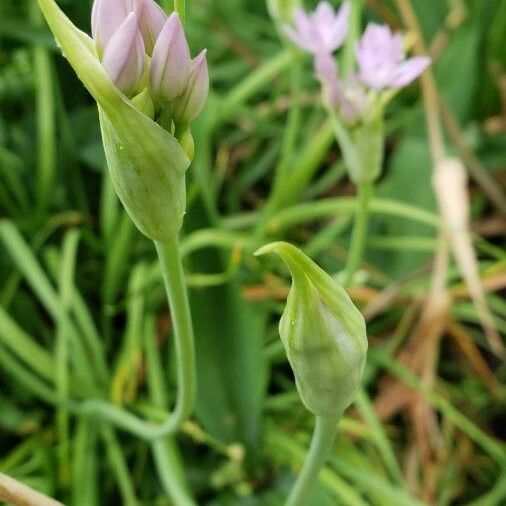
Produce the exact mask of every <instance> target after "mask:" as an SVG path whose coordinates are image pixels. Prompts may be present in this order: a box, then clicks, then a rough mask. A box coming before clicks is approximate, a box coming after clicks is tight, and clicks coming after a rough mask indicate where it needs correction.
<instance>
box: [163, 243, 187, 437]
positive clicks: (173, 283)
mask: <svg viewBox="0 0 506 506" xmlns="http://www.w3.org/2000/svg"><path fill="white" fill-rule="evenodd" d="M155 245H156V250H157V252H158V257H159V259H160V264H161V266H162V273H163V280H164V282H165V289H166V291H167V296H168V299H169V303H170V311H171V315H172V322H173V325H174V335H175V347H176V359H177V364H178V371H177V376H178V378H177V379H178V386H179V396H178V400H177V403H176V407H175V409H174V413H173V415H172V417H171V419H172V420H173V422H172V424H173V425H174V424H175V425H176V426H177V427H179V425H180V424H181V423H182V422H184V421H185V420H186V419H187V418H188V417H189V416H190V414H191V412H192V411H193V407H194V404H195V397H196V392H197V387H196V385H197V381H196V378H197V372H196V366H195V345H194V337H193V325H192V320H191V312H190V302H189V300H188V292H187V290H186V283H185V278H184V270H183V262H182V255H181V251H180V249H179V241H178V239H177V238H176V239H175V240H173V241H171V242H166V243H160V242H157V243H155ZM166 425H167V422H166ZM160 429H161V428H160Z"/></svg>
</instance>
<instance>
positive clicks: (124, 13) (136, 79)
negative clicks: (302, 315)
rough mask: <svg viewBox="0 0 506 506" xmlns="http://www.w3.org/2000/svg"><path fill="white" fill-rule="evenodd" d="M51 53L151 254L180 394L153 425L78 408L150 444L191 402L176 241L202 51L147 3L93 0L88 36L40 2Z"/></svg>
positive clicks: (203, 71)
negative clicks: (93, 125)
mask: <svg viewBox="0 0 506 506" xmlns="http://www.w3.org/2000/svg"><path fill="white" fill-rule="evenodd" d="M38 3H39V5H40V8H41V10H42V12H43V13H44V16H45V18H46V20H47V22H48V24H49V26H50V28H51V30H52V31H53V33H54V35H55V37H56V39H57V42H58V45H59V47H60V48H61V49H62V52H63V54H64V55H65V57H66V58H67V60H68V61H69V63H70V65H71V66H72V67H73V68H74V70H75V72H76V74H77V75H78V77H79V79H80V80H81V81H82V82H83V84H84V86H85V87H86V88H87V89H88V91H89V92H90V94H91V95H92V96H93V98H94V99H95V100H96V102H97V105H98V111H99V118H100V124H101V130H102V138H103V144H104V150H105V153H106V158H107V165H108V168H109V172H110V175H111V179H112V182H113V185H114V188H115V190H116V192H117V194H118V196H119V198H120V200H121V202H122V203H123V205H124V207H125V209H126V211H127V212H128V214H129V215H130V217H131V218H132V221H133V222H134V223H135V225H136V226H137V228H138V229H139V230H140V231H141V232H142V233H143V234H144V235H145V236H146V237H148V238H149V239H151V240H153V241H154V242H155V245H156V249H157V251H158V254H159V258H160V262H161V264H162V271H163V274H164V282H165V285H166V289H167V295H168V298H169V302H170V306H171V313H172V319H173V323H174V333H175V349H176V357H177V366H178V397H177V401H176V406H175V409H174V412H173V413H172V415H171V416H170V417H169V418H168V419H167V420H166V421H165V422H164V423H163V424H161V425H160V426H156V425H153V424H151V423H148V422H145V421H144V420H142V419H139V418H137V417H136V416H134V415H132V414H130V413H128V412H127V411H125V410H123V409H120V408H118V407H116V406H112V405H111V404H109V403H106V402H103V401H100V400H97V401H87V402H86V403H85V404H84V406H82V408H81V411H82V412H84V413H86V414H98V415H99V416H102V417H103V418H105V419H107V420H108V421H109V422H111V423H114V424H115V425H117V426H119V427H121V428H123V429H125V430H128V431H130V432H132V433H135V434H136V435H138V436H139V437H142V438H145V439H149V440H155V439H158V438H160V437H163V436H164V435H167V434H169V433H172V432H174V431H176V430H177V429H178V427H179V426H180V425H181V423H182V422H183V421H184V420H185V419H186V418H187V417H188V416H189V415H190V414H191V411H192V410H193V405H194V399H195V385H196V381H195V376H196V372H195V356H194V355H195V354H194V344H193V330H192V324H191V316H190V308H189V303H188V297H187V292H186V286H185V281H184V274H183V269H182V265H181V255H180V252H179V242H178V235H179V232H180V229H181V227H182V224H183V217H184V214H185V208H186V187H185V173H186V170H187V169H188V167H189V166H190V163H191V158H192V157H193V140H192V139H191V132H190V130H189V128H190V125H191V122H192V121H193V120H194V119H195V118H196V117H197V115H198V114H199V113H200V112H201V111H202V108H203V106H204V104H205V101H206V98H207V94H208V90H209V76H208V72H207V63H206V57H205V52H204V53H201V54H200V55H199V56H197V58H196V59H195V60H192V58H191V56H190V50H189V47H188V42H187V40H186V36H185V33H184V29H183V27H182V24H181V21H180V19H179V16H178V15H177V14H175V13H174V14H172V15H170V16H168V17H167V15H166V14H165V12H164V11H163V10H162V9H161V8H160V7H159V6H158V4H157V3H156V2H155V1H154V0H95V2H94V4H93V10H92V16H91V17H92V23H91V24H92V35H93V38H90V37H89V36H88V35H87V34H85V33H83V32H82V31H80V30H79V29H78V28H76V27H75V26H74V25H73V24H72V22H71V21H70V20H69V19H68V18H67V17H66V16H65V14H64V13H63V12H62V11H61V9H60V8H59V7H58V6H57V4H56V3H55V2H54V0H38Z"/></svg>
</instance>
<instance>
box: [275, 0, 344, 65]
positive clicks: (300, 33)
mask: <svg viewBox="0 0 506 506" xmlns="http://www.w3.org/2000/svg"><path fill="white" fill-rule="evenodd" d="M349 16H350V3H349V2H345V3H344V4H343V5H342V7H341V8H340V9H339V11H338V12H337V13H336V12H334V9H333V8H332V6H331V5H330V4H329V3H328V2H320V4H319V5H318V7H317V8H316V10H315V11H314V12H312V13H307V12H305V11H304V10H302V9H297V10H296V11H295V15H294V23H295V27H292V26H285V28H284V30H285V34H286V35H287V37H288V38H290V39H291V40H292V42H294V43H295V44H297V46H299V47H300V48H301V49H304V50H306V51H308V52H310V53H312V54H313V55H321V54H331V53H333V52H335V51H337V50H338V49H339V48H340V47H341V46H342V44H343V42H344V41H345V39H346V35H347V33H348V18H349Z"/></svg>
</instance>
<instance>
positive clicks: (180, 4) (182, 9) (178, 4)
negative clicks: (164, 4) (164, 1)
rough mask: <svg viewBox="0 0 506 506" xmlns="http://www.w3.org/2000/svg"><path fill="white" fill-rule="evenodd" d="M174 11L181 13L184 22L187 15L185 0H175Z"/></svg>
mask: <svg viewBox="0 0 506 506" xmlns="http://www.w3.org/2000/svg"><path fill="white" fill-rule="evenodd" d="M174 11H175V12H177V13H178V14H179V17H180V18H181V21H182V22H183V23H184V21H185V16H186V5H185V0H174Z"/></svg>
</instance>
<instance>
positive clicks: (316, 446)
mask: <svg viewBox="0 0 506 506" xmlns="http://www.w3.org/2000/svg"><path fill="white" fill-rule="evenodd" d="M338 421H339V420H338V419H336V418H326V417H322V416H317V417H316V426H315V430H314V433H313V438H312V440H311V447H310V448H309V453H308V454H307V456H306V461H305V462H304V466H303V468H302V471H301V473H300V474H299V477H298V478H297V481H296V483H295V486H294V488H293V489H292V491H291V492H290V496H289V497H288V500H287V502H286V504H285V506H304V505H307V504H308V502H307V495H308V494H309V492H310V490H311V486H312V485H313V483H314V482H315V480H316V479H317V477H318V473H319V472H320V469H321V468H322V467H323V465H324V464H325V461H326V460H327V458H328V456H329V455H330V452H331V450H332V447H333V444H334V439H335V437H336V434H337V424H338Z"/></svg>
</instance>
